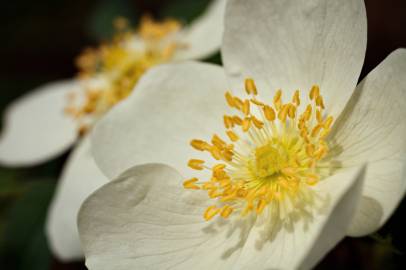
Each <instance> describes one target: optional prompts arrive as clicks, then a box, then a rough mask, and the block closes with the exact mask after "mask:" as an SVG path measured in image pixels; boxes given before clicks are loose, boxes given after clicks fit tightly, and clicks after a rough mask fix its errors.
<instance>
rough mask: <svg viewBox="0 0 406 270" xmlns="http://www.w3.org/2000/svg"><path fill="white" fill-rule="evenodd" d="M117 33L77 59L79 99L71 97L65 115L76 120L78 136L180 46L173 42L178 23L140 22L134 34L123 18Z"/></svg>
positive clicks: (116, 24) (118, 24)
mask: <svg viewBox="0 0 406 270" xmlns="http://www.w3.org/2000/svg"><path fill="white" fill-rule="evenodd" d="M114 24H115V26H116V28H117V30H118V33H117V35H116V36H115V37H114V39H113V41H112V42H111V43H110V44H106V45H102V46H100V47H99V48H97V49H87V50H85V51H84V52H83V53H82V54H81V55H80V56H79V57H78V59H77V65H78V68H79V74H78V75H79V78H80V80H81V83H82V85H83V88H84V91H83V95H81V96H80V97H79V98H78V97H76V96H75V95H74V94H73V93H72V95H71V96H70V98H69V102H68V106H67V107H66V112H67V113H68V114H69V115H71V116H73V117H74V118H75V119H77V120H78V123H79V133H83V132H86V131H87V129H88V127H89V126H90V125H91V124H92V123H93V122H94V121H95V120H97V118H99V117H100V116H101V115H103V114H104V113H105V112H106V111H108V110H109V109H110V108H111V107H113V106H114V105H115V104H117V103H118V102H120V101H121V100H123V99H124V98H126V97H127V96H128V95H129V94H130V93H131V92H132V90H133V88H134V86H135V84H136V83H137V82H138V80H139V79H140V77H141V76H142V75H143V74H144V73H145V72H146V71H147V70H148V69H149V68H151V67H153V66H155V65H157V64H160V63H164V62H167V61H169V60H170V59H171V58H172V56H173V54H174V53H175V51H176V50H177V49H178V48H180V46H181V44H179V43H178V42H176V33H177V32H178V31H179V30H180V23H179V22H177V21H175V20H173V19H167V20H164V21H162V22H157V21H154V20H153V19H151V18H150V17H148V16H145V17H143V18H142V19H141V22H140V26H139V28H138V29H137V31H136V32H135V33H133V32H131V31H130V30H129V29H128V23H127V21H126V20H125V19H123V18H118V19H117V20H116V21H115V23H114Z"/></svg>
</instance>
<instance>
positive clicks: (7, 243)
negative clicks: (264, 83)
mask: <svg viewBox="0 0 406 270" xmlns="http://www.w3.org/2000/svg"><path fill="white" fill-rule="evenodd" d="M207 2H208V1H207V0H161V1H159V0H115V1H113V0H112V1H107V0H104V1H95V0H82V1H68V0H59V1H51V0H41V1H32V0H31V1H29V0H13V1H7V2H5V1H3V2H2V3H1V4H0V7H1V8H0V31H1V32H0V37H1V41H0V91H1V92H0V113H2V112H3V110H4V108H5V106H6V105H7V104H8V103H10V102H11V101H12V100H14V99H16V98H17V97H19V96H21V95H23V94H24V93H26V92H28V91H30V90H31V89H33V88H34V87H36V86H39V85H41V84H43V83H45V82H49V81H54V80H58V79H62V78H69V77H72V76H74V75H75V72H76V68H75V65H74V61H73V59H74V58H75V56H77V55H78V53H80V51H81V50H82V49H83V48H85V47H88V46H94V45H97V44H98V43H99V42H100V41H103V40H107V39H108V38H109V37H110V36H111V35H112V33H113V27H112V24H111V22H112V20H113V19H114V18H115V17H116V16H118V15H123V16H127V17H128V18H130V20H131V21H132V22H133V25H136V22H137V19H138V18H139V16H140V14H143V13H145V12H148V13H150V14H152V15H153V16H154V17H158V18H162V17H167V16H176V17H178V18H179V17H180V18H183V19H184V21H185V22H187V21H189V20H191V19H192V18H194V17H195V16H196V15H197V14H198V12H199V10H201V9H202V8H203V7H204V6H205V5H206V4H207ZM365 2H366V6H367V14H368V27H369V28H368V49H367V53H366V60H365V65H364V68H363V71H362V75H361V78H363V77H364V76H365V75H366V74H367V73H368V72H369V71H371V70H372V69H373V68H374V67H375V66H376V65H378V64H379V63H380V62H381V61H382V60H383V59H384V58H385V57H386V56H387V55H388V54H389V53H390V52H391V51H393V50H395V49H396V48H399V47H406V1H405V0H391V1H381V0H366V1H365ZM209 60H210V61H211V62H216V63H220V58H219V56H215V57H213V58H211V59H209ZM405 76H406V74H405ZM66 156H67V155H64V156H63V157H60V158H58V159H55V160H53V161H51V162H49V163H47V164H45V165H41V166H36V167H32V168H25V169H7V168H1V167H0V269H13V270H14V269H16V270H26V269H30V270H37V269H38V270H39V269H41V270H43V269H55V270H56V269H66V270H68V269H72V270H73V269H86V268H85V267H84V266H83V263H82V262H78V263H71V264H62V263H61V262H58V261H57V260H56V259H55V258H53V257H52V255H51V254H50V251H49V250H48V247H47V243H46V239H45V236H44V233H43V226H44V220H45V215H46V210H47V207H48V203H49V200H50V199H51V197H52V194H53V192H54V188H55V185H56V182H57V178H58V176H59V173H60V170H61V168H62V165H63V162H64V160H65V159H66ZM404 204H405V203H404ZM404 204H403V205H401V206H400V207H399V209H398V210H397V211H396V213H395V215H394V216H393V217H392V218H391V219H390V220H389V222H388V223H387V224H386V225H385V227H384V228H382V229H381V230H380V231H379V232H378V233H376V234H374V235H372V236H369V237H364V238H358V239H350V238H346V239H345V240H344V241H343V242H341V244H339V245H338V246H337V247H336V248H335V249H334V250H333V251H332V252H331V253H330V254H329V255H328V256H327V257H326V258H325V259H324V260H323V262H322V263H321V264H320V265H319V266H318V268H317V269H344V268H345V269H383V268H384V269H406V262H405V258H406V256H405V252H406V242H405V235H406V233H405V232H404V228H405V224H406V223H405V221H403V218H404V216H405V213H406V207H405V205H404Z"/></svg>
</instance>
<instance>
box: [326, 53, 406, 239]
mask: <svg viewBox="0 0 406 270" xmlns="http://www.w3.org/2000/svg"><path fill="white" fill-rule="evenodd" d="M405 72H406V50H405V49H399V50H396V51H395V52H393V53H392V54H390V55H389V56H388V57H387V58H386V59H385V60H384V61H383V62H382V63H381V64H380V65H379V66H378V67H376V68H375V69H374V70H373V71H372V72H371V73H369V74H368V76H367V77H366V78H365V79H364V80H363V81H362V82H361V83H360V84H359V85H358V87H357V89H356V90H355V92H354V94H353V96H352V97H351V99H350V102H349V103H348V104H347V107H346V108H345V110H344V111H343V114H342V115H341V116H340V118H339V119H338V120H337V122H336V124H335V125H334V127H333V128H334V129H333V132H332V134H331V136H330V139H329V140H330V141H331V142H332V144H333V146H332V149H331V151H330V156H331V158H333V159H334V160H335V162H337V165H338V166H344V167H350V166H355V165H359V164H364V163H366V164H367V170H366V176H365V184H364V189H363V192H362V194H363V199H362V202H361V204H360V207H359V209H358V210H357V215H356V216H355V219H354V221H353V224H352V226H351V228H350V230H349V235H351V236H363V235H366V234H369V233H372V232H374V231H376V230H377V229H379V227H380V226H382V224H384V223H385V222H386V220H387V219H388V218H389V217H390V215H391V214H392V213H393V211H394V210H395V208H396V207H397V205H398V204H399V202H400V201H401V200H402V198H403V197H404V194H405V191H406V178H405V165H406V140H405V136H406V122H405V120H404V119H405V117H406V79H405Z"/></svg>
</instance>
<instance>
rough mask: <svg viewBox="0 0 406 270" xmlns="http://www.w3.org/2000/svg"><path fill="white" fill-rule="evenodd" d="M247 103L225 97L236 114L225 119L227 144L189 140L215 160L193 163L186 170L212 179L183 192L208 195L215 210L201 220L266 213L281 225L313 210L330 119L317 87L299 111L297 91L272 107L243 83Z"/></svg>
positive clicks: (324, 168)
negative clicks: (197, 191) (202, 172)
mask: <svg viewBox="0 0 406 270" xmlns="http://www.w3.org/2000/svg"><path fill="white" fill-rule="evenodd" d="M245 89H246V92H247V93H248V95H251V97H250V98H248V99H245V100H242V99H240V98H238V97H235V96H233V95H231V94H230V93H229V92H227V93H226V95H225V97H226V100H227V103H228V105H229V106H230V107H231V108H233V109H236V110H237V112H238V114H236V115H225V116H224V118H223V119H224V125H225V128H226V132H225V133H226V135H227V136H228V139H229V140H230V141H231V142H230V143H227V142H226V141H225V140H223V139H221V138H220V137H219V136H218V135H216V134H215V135H213V137H212V140H211V143H209V142H205V141H203V140H197V139H195V140H192V141H191V145H192V147H193V148H195V149H196V150H199V151H207V152H208V153H210V154H211V156H212V158H213V159H214V160H216V161H221V162H215V163H214V164H213V165H207V164H206V162H205V161H204V160H200V159H191V160H189V163H188V165H189V167H191V168H192V169H195V170H204V169H208V170H210V171H211V178H210V179H209V180H207V181H201V180H199V179H198V178H192V179H188V180H186V181H185V182H184V184H183V185H184V187H185V188H187V189H202V190H206V191H207V192H208V195H209V197H210V198H211V199H213V200H214V203H213V205H211V206H210V207H208V208H207V209H206V211H205V213H204V218H205V219H206V220H210V219H211V218H213V217H214V216H216V215H220V216H222V217H223V218H228V217H229V216H230V215H231V214H232V213H233V212H238V213H240V215H241V216H246V215H247V214H250V213H256V214H257V215H260V214H262V213H263V212H264V211H267V212H268V213H269V215H270V216H271V217H273V218H275V219H280V220H283V219H285V218H287V217H288V216H289V215H290V214H292V213H294V212H295V211H297V209H298V208H300V209H305V208H306V207H312V205H313V204H314V203H315V200H316V199H317V198H316V195H315V194H314V192H313V190H312V186H314V185H316V184H317V183H318V181H320V180H321V179H323V178H324V177H326V176H328V174H329V173H330V171H329V168H330V166H329V164H328V161H327V160H325V159H324V158H325V157H326V155H327V153H328V145H327V142H326V141H325V138H326V137H327V135H328V134H329V132H330V130H331V125H332V123H333V117H332V116H328V115H326V114H325V113H324V109H325V107H324V102H323V97H322V96H321V95H320V90H319V87H318V86H317V85H315V86H313V87H312V89H311V90H310V92H309V99H310V102H309V104H308V105H307V106H305V107H301V106H300V105H301V100H300V92H299V90H296V91H295V92H294V94H293V96H292V98H291V101H290V102H287V103H284V102H283V101H282V91H281V90H278V91H277V92H276V93H275V95H274V98H273V104H272V105H269V104H265V103H264V102H262V101H260V100H258V99H257V97H256V96H257V88H256V86H255V83H254V81H253V80H252V79H246V80H245Z"/></svg>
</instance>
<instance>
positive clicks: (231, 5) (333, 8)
mask: <svg viewBox="0 0 406 270" xmlns="http://www.w3.org/2000/svg"><path fill="white" fill-rule="evenodd" d="M225 16H226V17H225V30H224V40H223V47H222V51H221V52H222V56H223V63H224V66H225V68H226V70H227V73H228V74H229V75H230V76H231V78H232V79H233V81H234V85H235V87H238V86H242V85H243V84H242V80H243V79H244V78H245V77H253V78H254V79H255V80H256V82H257V85H258V87H259V91H260V93H262V94H264V93H265V94H266V95H267V96H268V97H270V96H271V95H273V94H274V93H275V91H276V90H277V89H282V90H283V91H284V93H287V95H289V97H288V98H289V99H290V98H291V94H292V93H293V91H295V90H296V89H300V90H301V91H302V97H306V96H307V93H308V91H309V90H310V88H311V86H312V85H314V84H318V85H319V86H320V90H321V94H322V95H323V97H324V99H325V103H326V105H327V109H328V110H329V111H330V112H331V113H332V114H338V113H339V112H340V111H341V110H342V107H343V106H344V105H345V104H346V102H347V100H348V98H349V97H350V96H351V93H352V91H353V90H354V88H355V86H356V83H357V80H358V76H359V74H360V72H361V67H362V64H363V61H364V55H365V49H366V33H367V24H366V15H365V7H364V1H362V0H343V1H334V0H316V1H306V0H300V1H297V0H255V1H247V0H230V1H229V2H228V4H227V7H226V15H225ZM306 100H307V99H306Z"/></svg>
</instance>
